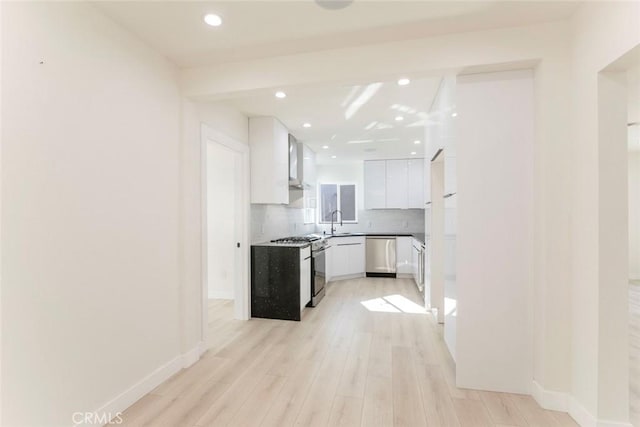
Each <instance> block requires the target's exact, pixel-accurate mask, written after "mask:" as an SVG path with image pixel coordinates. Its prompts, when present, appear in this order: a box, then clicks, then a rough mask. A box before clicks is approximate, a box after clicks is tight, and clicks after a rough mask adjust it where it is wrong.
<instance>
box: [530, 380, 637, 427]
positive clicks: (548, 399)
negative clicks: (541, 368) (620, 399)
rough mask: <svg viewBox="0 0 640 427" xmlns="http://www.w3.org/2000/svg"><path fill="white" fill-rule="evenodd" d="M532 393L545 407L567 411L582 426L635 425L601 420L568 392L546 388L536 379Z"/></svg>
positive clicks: (611, 426) (627, 426)
mask: <svg viewBox="0 0 640 427" xmlns="http://www.w3.org/2000/svg"><path fill="white" fill-rule="evenodd" d="M531 395H532V396H533V398H534V399H535V401H536V402H538V405H540V406H541V407H542V408H544V409H549V410H551V411H560V412H567V413H568V414H569V415H570V416H571V418H573V419H574V420H575V422H576V423H578V425H580V426H581V427H633V426H632V425H631V423H628V422H626V423H625V422H618V421H608V420H599V419H597V418H596V417H594V416H593V414H591V412H589V411H588V410H587V409H586V408H585V407H584V406H582V404H580V402H578V401H577V400H576V399H575V398H573V397H572V396H570V395H569V394H568V393H563V392H558V391H549V390H545V389H544V388H543V387H542V386H541V385H540V384H539V383H538V382H537V381H535V380H534V381H533V387H532V388H531Z"/></svg>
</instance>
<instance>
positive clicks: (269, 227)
mask: <svg viewBox="0 0 640 427" xmlns="http://www.w3.org/2000/svg"><path fill="white" fill-rule="evenodd" d="M315 231H316V225H315V224H305V223H304V210H303V209H296V208H289V207H287V206H285V205H251V242H252V243H259V242H266V241H269V240H272V239H277V238H280V237H287V236H298V235H303V234H309V233H314V232H315Z"/></svg>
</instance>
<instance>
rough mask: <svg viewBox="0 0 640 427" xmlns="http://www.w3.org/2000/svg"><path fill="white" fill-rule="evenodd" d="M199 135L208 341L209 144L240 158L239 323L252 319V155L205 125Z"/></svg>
mask: <svg viewBox="0 0 640 427" xmlns="http://www.w3.org/2000/svg"><path fill="white" fill-rule="evenodd" d="M200 130H201V133H200V159H201V171H200V172H201V173H200V183H201V185H200V191H201V193H200V200H201V203H200V205H201V226H202V229H201V268H202V293H201V310H202V330H201V337H202V340H203V341H205V340H206V337H207V329H208V304H207V303H208V299H209V295H208V284H209V283H208V282H209V272H208V235H207V226H208V224H207V210H208V209H207V202H208V201H207V144H210V143H211V144H219V145H221V146H223V147H225V148H228V149H230V150H232V151H234V152H236V153H237V154H238V155H239V156H240V176H241V177H242V179H241V182H240V185H239V187H240V193H241V194H240V206H241V213H240V215H239V217H238V219H239V220H240V221H241V224H240V230H241V231H240V238H239V239H238V241H239V242H240V262H239V263H238V265H237V267H236V277H238V278H239V280H237V281H236V284H235V287H234V304H233V317H234V318H235V319H239V320H248V319H249V294H250V288H249V255H250V251H249V249H250V245H249V233H250V230H249V224H250V207H251V204H250V175H249V173H250V163H249V162H250V159H249V155H250V151H249V146H248V145H246V144H243V143H242V142H240V141H238V140H236V139H234V138H232V137H230V136H228V135H225V134H223V133H221V132H218V131H216V130H215V129H212V128H211V127H209V126H207V125H206V124H204V123H203V124H202V125H201V128H200Z"/></svg>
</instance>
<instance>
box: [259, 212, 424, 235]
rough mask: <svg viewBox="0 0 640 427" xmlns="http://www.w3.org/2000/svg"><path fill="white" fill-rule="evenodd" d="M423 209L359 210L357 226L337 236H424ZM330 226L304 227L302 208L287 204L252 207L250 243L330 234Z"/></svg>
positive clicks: (339, 229) (339, 228) (346, 226)
mask: <svg viewBox="0 0 640 427" xmlns="http://www.w3.org/2000/svg"><path fill="white" fill-rule="evenodd" d="M424 217H425V215H424V210H423V209H408V210H399V209H381V210H359V211H358V223H357V224H344V225H342V226H340V224H338V226H337V232H338V233H349V232H365V233H366V232H380V233H382V232H388V233H424V232H425V223H424ZM330 228H331V226H330V225H329V224H319V225H316V224H305V223H304V211H303V209H296V208H289V207H286V206H284V205H251V242H253V243H258V242H265V241H268V240H271V239H276V238H279V237H286V236H296V235H303V234H309V233H316V232H318V233H322V232H323V231H326V233H327V234H328V233H330Z"/></svg>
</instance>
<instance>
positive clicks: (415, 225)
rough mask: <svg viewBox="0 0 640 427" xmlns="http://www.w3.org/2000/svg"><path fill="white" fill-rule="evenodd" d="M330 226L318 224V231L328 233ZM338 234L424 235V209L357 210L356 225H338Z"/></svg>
mask: <svg viewBox="0 0 640 427" xmlns="http://www.w3.org/2000/svg"><path fill="white" fill-rule="evenodd" d="M330 229H331V225H330V224H319V225H318V231H320V232H323V231H326V232H327V234H328V233H330V232H331V231H330ZM336 232H338V233H356V232H362V233H370V232H371V233H424V232H425V228H424V209H407V210H400V209H374V210H364V209H363V210H359V211H358V222H357V223H356V224H343V225H342V226H341V225H340V224H339V223H338V225H337V227H336Z"/></svg>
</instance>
